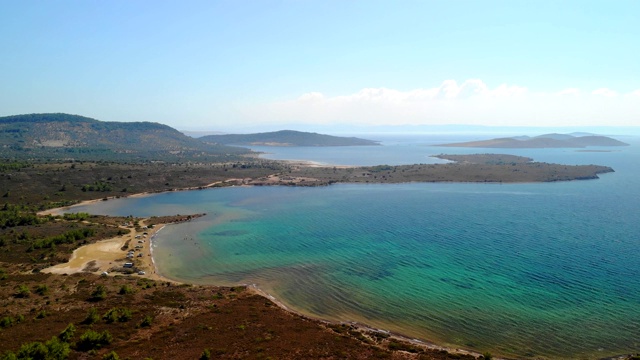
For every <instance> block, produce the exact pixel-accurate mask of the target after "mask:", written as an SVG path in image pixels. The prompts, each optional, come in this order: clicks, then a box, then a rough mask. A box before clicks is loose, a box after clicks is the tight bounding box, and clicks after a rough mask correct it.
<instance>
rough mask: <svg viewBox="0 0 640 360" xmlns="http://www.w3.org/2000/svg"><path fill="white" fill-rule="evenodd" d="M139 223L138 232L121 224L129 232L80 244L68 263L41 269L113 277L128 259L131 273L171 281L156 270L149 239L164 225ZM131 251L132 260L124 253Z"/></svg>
mask: <svg viewBox="0 0 640 360" xmlns="http://www.w3.org/2000/svg"><path fill="white" fill-rule="evenodd" d="M139 225H140V227H139V228H138V229H140V230H139V231H136V229H134V228H133V226H131V225H129V226H125V225H121V226H120V228H122V229H126V230H129V231H130V232H129V233H128V234H125V235H121V236H116V237H113V238H111V239H106V240H101V241H98V242H95V243H93V244H89V245H85V246H81V247H79V248H77V249H76V250H74V251H73V254H72V255H71V258H70V259H69V261H68V262H66V263H63V264H58V265H55V266H52V267H49V268H46V269H43V270H42V272H45V273H52V274H73V273H79V272H87V273H93V274H98V275H100V274H104V273H105V272H106V273H107V274H108V275H109V276H112V275H117V274H123V273H122V270H124V269H126V268H124V264H125V263H127V262H131V263H133V264H134V268H135V269H136V271H135V272H134V273H133V274H131V276H140V277H146V278H150V279H153V280H161V281H172V280H169V279H166V278H164V277H162V276H160V275H159V274H158V273H157V270H156V268H155V264H154V262H153V257H152V254H151V241H152V239H153V236H154V235H155V233H157V232H158V231H159V230H160V229H162V227H163V226H164V224H158V225H155V226H154V227H153V228H152V229H149V228H147V227H146V226H145V224H144V221H140V224H139ZM125 247H126V248H125ZM123 248H125V250H123ZM130 250H133V254H134V255H133V258H131V259H129V258H127V253H128V252H129V251H130ZM139 254H142V256H139ZM138 271H143V272H144V274H142V273H140V274H138Z"/></svg>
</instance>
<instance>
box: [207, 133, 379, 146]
mask: <svg viewBox="0 0 640 360" xmlns="http://www.w3.org/2000/svg"><path fill="white" fill-rule="evenodd" d="M199 139H200V140H202V141H204V142H208V143H213V144H222V145H253V146H257V145H259V146H377V145H380V142H379V141H373V140H367V139H360V138H357V137H342V136H332V135H324V134H318V133H311V132H302V131H294V130H280V131H274V132H264V133H255V134H226V135H207V136H203V137H201V138H199Z"/></svg>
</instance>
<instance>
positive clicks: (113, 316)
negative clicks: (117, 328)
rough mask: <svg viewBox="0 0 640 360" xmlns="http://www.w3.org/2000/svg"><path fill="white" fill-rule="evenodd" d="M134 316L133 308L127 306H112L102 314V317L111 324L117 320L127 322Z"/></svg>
mask: <svg viewBox="0 0 640 360" xmlns="http://www.w3.org/2000/svg"><path fill="white" fill-rule="evenodd" d="M132 317H133V315H132V314H131V310H129V309H127V308H112V309H109V311H107V312H106V313H105V314H104V316H102V319H104V321H105V322H106V323H107V324H111V323H114V322H116V321H118V322H127V321H129V320H131V318H132Z"/></svg>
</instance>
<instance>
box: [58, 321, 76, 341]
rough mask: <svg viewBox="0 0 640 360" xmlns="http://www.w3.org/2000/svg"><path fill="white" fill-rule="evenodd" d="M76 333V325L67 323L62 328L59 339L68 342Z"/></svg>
mask: <svg viewBox="0 0 640 360" xmlns="http://www.w3.org/2000/svg"><path fill="white" fill-rule="evenodd" d="M75 333H76V327H75V325H73V324H69V325H67V327H66V328H65V329H64V330H62V332H61V333H60V335H58V339H60V341H62V342H66V343H68V342H69V341H70V340H71V339H73V335H75Z"/></svg>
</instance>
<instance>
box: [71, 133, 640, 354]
mask: <svg viewBox="0 0 640 360" xmlns="http://www.w3.org/2000/svg"><path fill="white" fill-rule="evenodd" d="M409 140H410V141H408V140H406V139H402V140H400V141H397V142H392V141H388V142H386V144H387V146H382V147H375V148H376V149H375V151H363V149H358V148H347V150H345V149H344V148H342V149H335V148H328V149H317V148H315V149H314V150H313V156H308V157H306V158H305V157H304V156H301V155H304V154H305V152H304V151H301V150H300V149H297V150H296V149H293V148H279V149H275V150H274V149H272V148H270V151H271V152H272V154H270V155H269V156H270V157H273V158H289V159H298V160H313V161H319V162H326V163H333V164H380V163H387V164H401V163H415V162H422V163H427V162H430V161H431V160H430V158H429V155H433V154H438V153H443V152H444V153H475V152H496V150H495V149H486V150H482V149H480V150H479V149H453V148H437V147H432V146H430V145H432V144H433V141H432V142H431V143H430V142H429V141H427V140H425V141H421V140H419V139H418V138H411V139H409ZM624 140H625V141H627V142H629V141H630V140H629V139H624ZM631 140H633V139H631ZM637 144H638V142H635V143H634V146H631V147H626V148H622V149H616V151H615V152H603V153H592V152H576V151H575V150H566V149H553V150H551V149H541V150H511V149H508V150H506V149H505V150H502V151H501V152H504V153H511V154H516V155H526V156H531V157H533V158H535V159H536V160H540V161H550V162H560V163H567V164H590V163H594V164H601V165H608V166H612V167H613V168H614V169H615V170H616V172H615V173H612V174H605V175H602V176H601V179H599V180H593V181H575V182H562V183H543V184H504V185H498V184H399V185H333V186H329V187H321V188H294V187H242V188H241V187H234V188H222V189H210V190H202V191H190V192H177V193H166V194H158V195H153V196H148V197H142V198H132V199H119V200H113V201H107V202H101V203H99V204H96V205H92V206H90V207H84V208H82V207H78V208H74V209H73V211H89V212H92V213H101V214H112V215H129V214H133V215H137V216H148V215H163V214H176V213H182V214H187V213H196V212H207V213H208V215H207V216H206V217H204V218H200V219H198V220H197V221H194V222H191V223H188V224H180V225H172V226H167V227H166V228H165V229H163V230H162V231H161V232H160V233H159V235H158V236H157V237H156V239H155V240H154V250H153V251H154V258H155V259H156V263H157V265H158V269H159V271H160V272H161V273H162V274H164V275H166V276H168V277H170V278H174V279H178V280H182V281H189V282H194V283H211V284H256V285H257V286H258V287H260V288H261V289H263V290H265V291H267V292H268V293H270V294H272V295H273V296H275V297H276V298H278V300H280V301H282V302H283V303H285V304H286V305H287V306H289V307H291V308H293V309H296V310H298V311H300V312H303V313H306V314H310V315H313V316H317V317H321V318H326V319H332V320H339V321H358V322H362V323H366V324H369V325H372V326H374V327H378V328H381V329H386V330H392V331H396V332H399V333H402V334H405V335H407V336H409V337H412V338H418V339H423V340H425V341H426V340H428V341H433V342H436V343H439V344H443V345H449V346H453V347H463V348H467V349H471V350H476V351H491V352H492V353H494V354H495V353H500V354H504V355H510V356H515V357H550V358H584V357H588V358H598V357H604V356H610V355H615V354H622V353H632V352H639V351H640V256H639V255H638V248H639V246H640V225H639V223H638V221H637V218H638V214H640V201H639V200H640V186H638V185H640V184H639V180H638V179H639V176H640V167H638V166H637V164H638V163H640V151H639V150H638V149H639V148H640V147H639V146H637ZM365 150H366V149H365ZM618 150H619V151H618ZM403 153H404V154H405V156H404V158H403V156H402V154H403ZM323 154H325V157H322V156H323ZM367 154H369V156H368V157H367ZM293 155H296V156H293ZM420 159H423V160H422V161H421V160H420ZM431 162H433V161H431Z"/></svg>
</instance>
